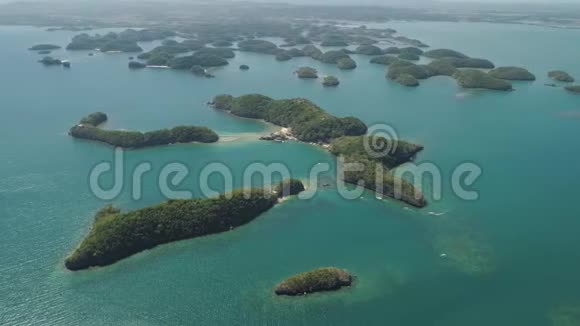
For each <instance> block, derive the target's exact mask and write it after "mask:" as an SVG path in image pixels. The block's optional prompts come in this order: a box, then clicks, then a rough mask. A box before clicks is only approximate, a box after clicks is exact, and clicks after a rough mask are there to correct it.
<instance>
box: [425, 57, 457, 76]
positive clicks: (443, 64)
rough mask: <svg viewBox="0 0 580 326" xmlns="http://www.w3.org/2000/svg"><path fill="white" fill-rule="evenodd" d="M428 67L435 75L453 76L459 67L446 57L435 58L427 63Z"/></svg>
mask: <svg viewBox="0 0 580 326" xmlns="http://www.w3.org/2000/svg"><path fill="white" fill-rule="evenodd" d="M427 67H429V69H430V70H431V75H433V76H453V75H454V74H455V73H456V72H457V68H456V67H455V66H453V65H452V64H450V63H449V62H448V61H447V60H444V59H436V60H433V61H431V62H429V63H428V64H427Z"/></svg>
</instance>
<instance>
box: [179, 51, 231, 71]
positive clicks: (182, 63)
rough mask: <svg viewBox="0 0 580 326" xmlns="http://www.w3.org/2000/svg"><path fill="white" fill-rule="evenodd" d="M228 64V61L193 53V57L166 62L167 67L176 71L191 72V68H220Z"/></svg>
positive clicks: (215, 56)
mask: <svg viewBox="0 0 580 326" xmlns="http://www.w3.org/2000/svg"><path fill="white" fill-rule="evenodd" d="M228 64H229V62H228V60H226V59H224V58H222V57H219V56H217V55H214V54H208V53H195V54H193V55H187V56H183V57H175V58H173V59H171V60H170V61H169V62H168V66H169V67H170V68H171V69H176V70H191V68H192V67H193V66H202V67H220V66H226V65H228Z"/></svg>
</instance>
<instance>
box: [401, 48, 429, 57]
mask: <svg viewBox="0 0 580 326" xmlns="http://www.w3.org/2000/svg"><path fill="white" fill-rule="evenodd" d="M398 50H399V53H400V54H405V53H409V54H414V55H416V56H419V55H423V53H424V51H423V50H421V49H419V48H416V47H412V46H410V47H406V48H401V49H398Z"/></svg>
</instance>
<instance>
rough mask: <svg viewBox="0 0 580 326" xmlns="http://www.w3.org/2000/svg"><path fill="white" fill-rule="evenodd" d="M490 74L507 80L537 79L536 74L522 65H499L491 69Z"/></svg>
mask: <svg viewBox="0 0 580 326" xmlns="http://www.w3.org/2000/svg"><path fill="white" fill-rule="evenodd" d="M489 75H490V76H492V77H495V78H499V79H505V80H525V81H533V80H536V76H534V74H532V73H531V72H529V71H528V70H527V69H525V68H520V67H499V68H495V69H493V70H491V71H490V72H489Z"/></svg>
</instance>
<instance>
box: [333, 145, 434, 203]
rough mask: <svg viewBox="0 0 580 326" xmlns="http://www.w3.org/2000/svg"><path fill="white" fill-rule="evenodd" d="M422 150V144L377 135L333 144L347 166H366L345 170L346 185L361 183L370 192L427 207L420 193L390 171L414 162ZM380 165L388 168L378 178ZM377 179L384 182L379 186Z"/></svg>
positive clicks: (335, 151) (409, 183) (336, 152)
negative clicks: (349, 164)
mask: <svg viewBox="0 0 580 326" xmlns="http://www.w3.org/2000/svg"><path fill="white" fill-rule="evenodd" d="M365 144H369V145H371V146H370V147H369V146H365ZM422 150H423V146H421V145H416V144H412V143H409V142H406V141H403V140H391V139H386V138H384V137H377V136H355V137H340V138H336V139H334V140H333V141H332V142H331V143H330V152H331V153H332V154H334V155H336V156H341V157H343V158H344V160H345V162H346V163H360V164H362V165H363V166H364V168H363V169H362V170H360V171H345V172H346V173H345V175H344V181H345V182H347V183H350V184H353V185H358V184H360V181H362V182H363V184H362V186H363V187H365V188H367V189H369V190H371V191H374V192H376V193H378V194H381V195H384V196H387V197H391V198H394V199H397V200H401V201H403V202H405V203H407V204H410V205H412V206H415V207H418V208H422V207H425V206H426V205H427V201H426V200H425V197H424V195H423V193H422V192H421V190H420V189H418V188H416V187H415V186H414V185H413V184H412V183H411V182H409V181H407V180H405V179H400V178H397V177H395V176H393V175H392V174H390V173H389V172H388V171H389V170H392V169H394V168H396V167H397V166H399V165H401V164H404V163H407V162H410V161H412V160H413V159H414V158H415V156H416V155H417V154H418V153H419V152H420V151H422ZM377 164H380V165H381V166H382V167H384V168H385V171H384V173H383V174H382V175H377ZM378 180H381V181H380V183H379V182H378Z"/></svg>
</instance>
